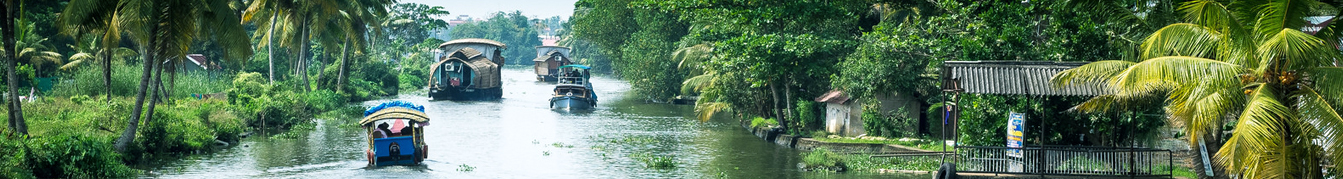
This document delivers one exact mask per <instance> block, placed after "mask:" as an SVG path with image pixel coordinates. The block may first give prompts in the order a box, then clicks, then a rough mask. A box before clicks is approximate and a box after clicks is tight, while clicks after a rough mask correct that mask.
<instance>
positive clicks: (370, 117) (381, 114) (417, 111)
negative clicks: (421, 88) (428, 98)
mask: <svg viewBox="0 0 1343 179" xmlns="http://www.w3.org/2000/svg"><path fill="white" fill-rule="evenodd" d="M382 119H409V120H411V121H415V122H419V123H424V122H429V115H427V114H424V106H420V105H416V104H414V103H410V102H405V101H391V102H385V103H382V104H378V106H374V107H371V108H368V110H364V119H362V120H359V125H368V124H370V123H373V121H377V120H382Z"/></svg>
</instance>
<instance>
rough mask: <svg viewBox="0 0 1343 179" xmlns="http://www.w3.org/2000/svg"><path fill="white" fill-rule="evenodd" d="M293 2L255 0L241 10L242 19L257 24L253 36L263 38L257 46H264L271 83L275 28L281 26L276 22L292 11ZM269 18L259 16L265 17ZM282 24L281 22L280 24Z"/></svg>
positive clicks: (273, 69)
mask: <svg viewBox="0 0 1343 179" xmlns="http://www.w3.org/2000/svg"><path fill="white" fill-rule="evenodd" d="M293 8H294V2H293V1H292V0H255V1H252V2H250V5H249V6H248V8H247V10H246V11H243V16H242V18H243V21H247V22H252V23H256V24H257V30H256V32H255V34H253V36H257V37H261V38H265V39H266V40H265V41H261V44H258V45H259V46H266V56H267V57H266V60H267V61H268V63H269V66H270V67H269V72H268V76H267V77H268V78H269V80H270V83H271V84H274V83H275V46H274V44H275V29H276V28H282V27H280V26H276V23H277V22H279V21H282V20H284V19H280V18H282V17H283V16H287V15H288V13H290V12H292V10H293ZM267 16H269V18H259V17H267ZM281 25H283V24H281Z"/></svg>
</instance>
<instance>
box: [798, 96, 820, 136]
mask: <svg viewBox="0 0 1343 179" xmlns="http://www.w3.org/2000/svg"><path fill="white" fill-rule="evenodd" d="M817 104H820V103H817V102H814V101H811V100H797V106H795V109H793V110H794V111H796V114H797V123H798V124H799V125H798V126H797V127H796V128H798V129H803V130H805V129H820V128H821V127H822V126H823V125H825V123H824V122H825V121H822V120H821V119H822V118H820V117H818V115H817V114H820V113H822V112H823V111H824V110H825V109H824V108H820V107H819V106H823V105H817Z"/></svg>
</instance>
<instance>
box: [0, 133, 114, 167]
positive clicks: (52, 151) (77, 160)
mask: <svg viewBox="0 0 1343 179" xmlns="http://www.w3.org/2000/svg"><path fill="white" fill-rule="evenodd" d="M24 146H25V147H26V149H27V152H28V154H29V155H27V156H26V159H27V160H28V168H27V170H31V171H32V175H33V176H35V177H38V178H117V177H129V176H132V175H135V174H136V173H138V172H137V171H136V170H134V169H131V168H129V167H126V165H124V164H122V163H121V156H120V155H119V154H117V153H116V152H115V151H113V150H112V138H108V137H101V138H100V137H93V136H87V135H83V134H74V133H61V134H57V135H51V136H44V137H34V138H30V139H29V140H28V141H27V144H26V145H24ZM7 151H8V150H7ZM20 156H22V155H20ZM15 158H18V157H15ZM7 168H8V167H7ZM6 170H10V169H6ZM18 170H23V169H18ZM6 172H7V173H8V172H9V171H6Z"/></svg>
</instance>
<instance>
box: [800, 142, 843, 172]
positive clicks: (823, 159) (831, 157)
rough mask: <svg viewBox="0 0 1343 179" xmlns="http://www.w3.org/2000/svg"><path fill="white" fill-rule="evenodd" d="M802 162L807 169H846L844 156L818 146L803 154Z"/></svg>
mask: <svg viewBox="0 0 1343 179" xmlns="http://www.w3.org/2000/svg"><path fill="white" fill-rule="evenodd" d="M802 164H805V165H806V167H805V168H806V169H807V170H826V171H844V169H845V164H844V161H843V158H842V157H841V156H840V155H839V154H836V153H835V152H831V151H830V150H829V149H826V148H816V149H815V150H812V151H811V152H807V153H803V154H802Z"/></svg>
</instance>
